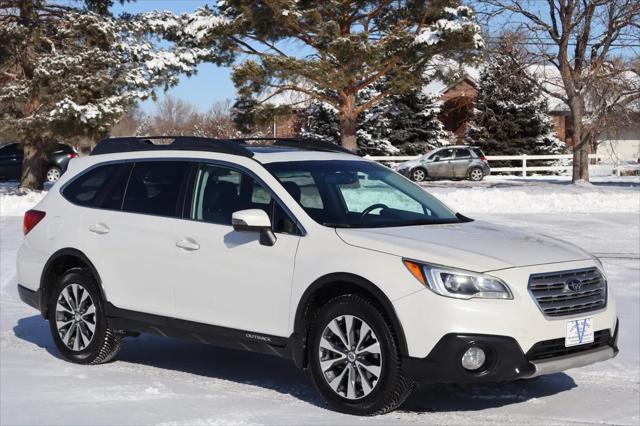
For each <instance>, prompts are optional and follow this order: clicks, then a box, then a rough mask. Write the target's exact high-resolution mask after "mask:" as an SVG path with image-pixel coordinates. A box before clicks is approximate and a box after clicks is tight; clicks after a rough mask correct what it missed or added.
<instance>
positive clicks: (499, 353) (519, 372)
mask: <svg viewBox="0 0 640 426" xmlns="http://www.w3.org/2000/svg"><path fill="white" fill-rule="evenodd" d="M603 333H606V337H604V334H603ZM600 336H602V338H599V339H596V341H595V342H594V343H593V344H587V345H583V346H581V347H572V348H567V349H566V351H565V352H566V353H565V354H561V355H557V356H555V355H554V354H557V353H559V352H558V350H557V348H556V342H555V341H554V340H550V341H544V342H539V343H538V344H536V345H534V347H533V348H532V349H531V350H530V351H529V352H527V353H526V354H525V353H524V352H523V351H522V349H521V348H520V345H518V342H517V341H516V340H515V339H513V338H511V337H507V336H492V335H482V334H448V335H446V336H444V337H443V338H442V339H440V341H439V342H438V343H437V344H436V346H435V347H434V348H433V350H432V351H431V352H430V353H429V355H427V356H426V357H425V358H413V357H405V358H404V359H403V369H404V371H405V373H406V374H407V375H408V376H409V377H411V378H413V379H415V380H418V381H422V382H430V383H468V382H501V381H510V380H517V379H525V378H531V377H537V376H541V375H544V374H553V373H558V372H561V371H564V370H568V369H570V368H577V367H584V366H586V365H590V364H594V363H596V362H600V361H605V360H607V359H610V358H613V357H615V356H616V355H617V354H618V323H616V327H615V333H614V335H613V336H611V335H610V334H609V331H608V330H601V331H600ZM471 346H479V347H480V348H482V349H483V350H484V351H485V354H486V362H485V364H484V365H483V366H482V367H481V368H480V369H479V370H477V371H468V370H466V369H464V368H463V367H462V365H461V363H460V359H461V358H462V355H463V354H464V352H465V351H466V350H467V349H468V348H469V347H471ZM540 347H549V348H554V349H553V352H550V351H547V352H546V353H545V352H544V351H541V350H540ZM549 355H551V356H549Z"/></svg>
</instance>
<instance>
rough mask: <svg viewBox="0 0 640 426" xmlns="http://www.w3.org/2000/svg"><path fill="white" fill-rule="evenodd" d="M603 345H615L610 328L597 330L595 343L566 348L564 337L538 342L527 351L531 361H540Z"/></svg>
mask: <svg viewBox="0 0 640 426" xmlns="http://www.w3.org/2000/svg"><path fill="white" fill-rule="evenodd" d="M603 346H613V342H612V341H611V334H610V333H609V330H600V331H596V332H595V333H594V334H593V343H587V344H584V345H580V346H571V347H568V348H566V347H565V346H564V338H560V339H553V340H545V341H542V342H538V343H536V344H535V345H533V347H532V348H531V349H529V352H527V359H528V360H529V361H538V360H541V359H547V358H555V357H557V356H563V355H573V354H577V353H580V352H584V351H588V350H591V349H597V348H601V347H603Z"/></svg>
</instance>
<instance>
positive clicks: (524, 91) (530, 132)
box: [467, 39, 564, 155]
mask: <svg viewBox="0 0 640 426" xmlns="http://www.w3.org/2000/svg"><path fill="white" fill-rule="evenodd" d="M526 64H527V62H526V61H525V59H524V57H523V54H522V53H521V52H519V51H518V50H517V49H516V48H515V47H514V45H513V44H512V43H511V42H510V41H509V40H508V39H504V40H502V41H501V42H500V44H499V45H498V46H497V49H496V52H495V53H494V54H493V55H492V56H491V57H490V58H489V60H488V61H487V63H486V64H485V66H484V68H483V70H482V72H481V74H480V82H479V90H478V95H477V97H476V106H475V115H474V118H473V120H472V122H471V125H470V128H469V131H468V133H467V137H468V140H469V142H470V143H473V144H476V145H479V146H480V147H481V148H482V149H483V150H484V152H486V153H487V154H488V155H520V154H529V155H536V154H539V155H543V154H558V153H560V152H562V151H563V149H564V143H563V142H562V141H560V140H559V139H558V138H557V137H556V136H555V135H554V133H553V122H552V120H551V117H550V116H549V111H548V103H547V99H546V98H545V97H544V96H543V94H542V92H541V90H540V88H539V85H538V84H537V83H536V82H535V81H534V80H533V78H534V77H533V76H532V75H529V74H528V73H527V70H526Z"/></svg>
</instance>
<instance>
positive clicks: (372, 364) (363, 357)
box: [318, 315, 382, 400]
mask: <svg viewBox="0 0 640 426" xmlns="http://www.w3.org/2000/svg"><path fill="white" fill-rule="evenodd" d="M318 356H319V360H320V369H321V370H322V374H323V376H324V378H325V380H326V381H327V384H328V385H329V387H330V388H331V389H333V391H334V392H335V393H337V394H338V395H340V396H341V397H343V398H347V399H350V400H356V399H360V398H364V397H365V396H367V395H369V394H370V393H371V392H372V391H373V390H374V389H375V388H376V386H377V385H378V382H379V381H380V376H381V374H382V352H381V350H380V342H379V341H378V337H377V336H376V334H375V333H374V332H373V329H372V328H371V327H370V326H369V324H367V323H366V322H365V321H363V320H362V319H360V318H358V317H356V316H353V315H341V316H339V317H336V318H334V319H332V320H331V321H330V322H329V324H327V326H326V327H325V329H324V331H323V332H322V335H321V337H320V349H319V353H318Z"/></svg>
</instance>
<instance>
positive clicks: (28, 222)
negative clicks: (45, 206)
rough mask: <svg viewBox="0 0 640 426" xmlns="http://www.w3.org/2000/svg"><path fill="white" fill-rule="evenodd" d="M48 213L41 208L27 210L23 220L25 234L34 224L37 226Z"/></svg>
mask: <svg viewBox="0 0 640 426" xmlns="http://www.w3.org/2000/svg"><path fill="white" fill-rule="evenodd" d="M45 215H46V213H45V212H43V211H40V210H27V212H26V213H25V214H24V220H23V221H22V230H23V231H24V235H27V234H28V233H29V231H31V230H32V229H33V228H34V226H36V225H37V224H38V223H39V222H40V221H41V220H42V219H44V217H45Z"/></svg>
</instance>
